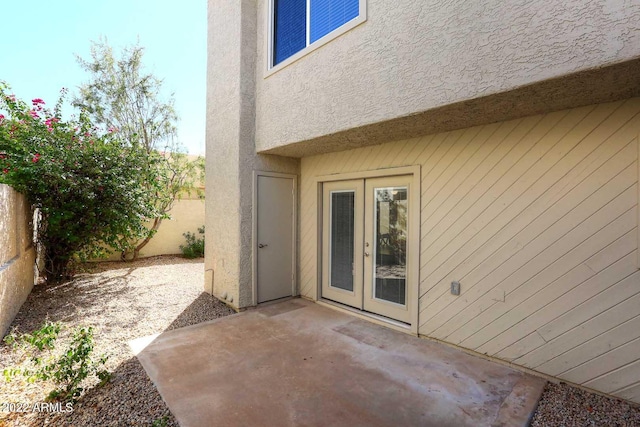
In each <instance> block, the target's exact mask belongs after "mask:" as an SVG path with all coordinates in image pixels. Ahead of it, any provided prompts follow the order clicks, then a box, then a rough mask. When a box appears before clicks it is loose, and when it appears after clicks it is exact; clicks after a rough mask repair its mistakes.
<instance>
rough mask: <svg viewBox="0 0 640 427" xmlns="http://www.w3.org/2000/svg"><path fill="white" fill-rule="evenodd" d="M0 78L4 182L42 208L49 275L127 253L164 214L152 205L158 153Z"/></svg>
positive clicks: (158, 179)
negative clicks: (22, 94) (22, 96)
mask: <svg viewBox="0 0 640 427" xmlns="http://www.w3.org/2000/svg"><path fill="white" fill-rule="evenodd" d="M7 92H8V86H7V85H6V84H4V83H0V111H5V112H6V114H7V116H5V115H0V171H1V173H0V183H4V184H8V185H10V186H12V187H13V188H14V189H15V190H17V191H19V192H21V193H23V194H24V195H25V196H26V198H27V199H28V201H29V202H30V203H31V205H32V206H33V207H34V208H36V209H38V211H39V218H40V219H39V224H37V227H36V231H37V240H38V243H39V244H41V245H42V247H43V249H44V268H45V274H46V277H47V280H49V281H53V282H55V281H60V280H64V279H67V278H70V277H71V276H72V273H73V271H72V262H73V261H74V260H85V259H87V258H95V257H99V256H102V255H104V254H105V253H107V252H109V249H107V247H112V248H115V249H116V250H125V249H127V248H130V247H131V243H130V242H132V241H135V240H136V239H139V238H142V237H144V236H146V235H147V234H148V230H147V229H146V228H145V222H146V221H147V220H149V219H151V218H156V217H158V216H159V215H161V212H159V211H158V209H157V205H156V203H155V197H156V194H157V193H158V192H160V191H162V182H163V181H164V180H165V179H166V175H164V174H166V173H168V172H166V171H165V170H164V169H163V168H160V167H158V165H160V164H162V163H163V161H164V160H163V158H162V156H160V155H159V154H157V153H153V152H152V153H148V152H146V151H145V150H144V149H141V148H140V147H137V146H132V145H131V144H128V143H127V142H126V141H125V140H123V138H122V137H121V136H120V135H119V134H118V133H117V132H104V131H101V130H100V129H98V128H97V127H96V126H94V124H93V123H92V122H91V120H90V119H89V117H88V116H87V114H85V113H84V112H80V114H79V117H77V118H72V119H70V120H68V121H65V120H63V119H62V112H61V105H62V100H63V97H64V92H63V95H62V96H61V98H60V100H59V101H58V103H57V104H56V106H55V108H54V109H53V110H49V109H47V108H45V106H44V105H45V104H44V101H42V100H41V99H34V100H33V101H32V103H31V104H32V105H28V104H27V103H25V102H23V101H21V100H18V99H16V98H15V96H13V95H10V94H8V93H7Z"/></svg>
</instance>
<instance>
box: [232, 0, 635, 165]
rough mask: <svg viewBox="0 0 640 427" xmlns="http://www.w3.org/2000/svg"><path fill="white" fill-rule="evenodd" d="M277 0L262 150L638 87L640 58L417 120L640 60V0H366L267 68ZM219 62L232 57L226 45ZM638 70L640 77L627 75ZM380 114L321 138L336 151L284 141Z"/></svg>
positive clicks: (262, 12) (263, 100)
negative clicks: (344, 29) (343, 28)
mask: <svg viewBox="0 0 640 427" xmlns="http://www.w3.org/2000/svg"><path fill="white" fill-rule="evenodd" d="M268 3H269V1H268V0H259V1H258V21H257V24H258V26H257V35H258V43H257V46H258V51H257V69H256V75H257V83H256V109H257V114H256V145H257V150H258V151H259V152H262V151H269V150H271V151H270V152H272V153H274V154H284V155H290V156H303V155H308V154H309V153H313V152H314V150H315V152H318V151H325V152H328V151H334V150H337V149H341V147H342V149H344V147H349V146H350V145H351V146H353V145H354V144H361V145H364V144H370V143H372V142H377V141H378V140H379V137H380V135H383V136H386V137H387V138H394V137H395V135H407V134H410V131H411V130H412V129H414V128H415V130H418V131H419V130H421V129H422V131H423V134H426V133H431V132H433V131H434V130H435V131H437V130H438V129H443V128H444V129H446V128H447V127H449V129H452V128H456V126H459V125H460V124H461V123H462V124H464V123H474V122H475V123H477V124H481V123H482V124H484V123H489V122H492V121H497V120H500V119H501V117H504V116H508V117H516V116H518V114H534V113H536V112H543V111H544V112H547V111H550V110H553V109H555V108H557V105H555V104H554V103H558V105H560V106H561V107H562V108H567V107H569V106H574V105H585V102H587V103H588V101H589V99H591V101H590V102H591V103H595V102H603V101H605V100H607V99H606V97H607V96H612V97H613V98H612V99H619V98H616V96H617V95H616V93H617V92H625V91H628V88H629V87H630V86H633V87H634V88H635V89H637V86H638V85H637V76H638V75H639V72H638V69H639V68H640V67H639V66H638V63H637V62H636V63H635V66H632V67H630V68H629V69H625V70H624V71H622V72H615V71H612V73H613V74H615V78H613V77H612V78H609V77H610V76H612V74H609V75H597V74H594V75H588V76H587V77H588V78H581V77H578V78H577V79H574V80H572V81H570V82H567V81H560V82H558V83H557V84H555V85H551V86H545V85H542V86H540V87H539V88H536V89H535V90H530V91H528V92H526V93H525V94H520V95H518V96H513V97H511V98H505V99H500V100H499V101H497V102H492V103H491V104H487V105H490V108H482V105H472V106H465V105H464V104H463V105H462V107H461V108H458V109H455V110H453V111H445V112H441V114H436V113H434V115H431V116H425V117H413V116H414V115H415V114H416V113H420V112H424V111H430V110H433V109H437V107H441V106H446V105H451V104H456V103H459V102H461V101H465V100H470V99H475V98H481V97H487V96H489V95H491V94H496V93H502V92H507V91H510V90H512V89H514V88H519V87H522V86H525V85H529V84H531V83H535V82H541V81H545V80H548V79H553V78H556V77H559V76H565V75H569V74H572V73H577V72H580V71H583V70H590V69H593V68H598V67H602V66H604V65H608V64H613V63H621V62H624V61H629V60H632V59H634V58H638V57H640V31H638V28H640V3H638V2H637V1H633V0H595V1H583V0H569V1H567V0H548V1H544V2H532V1H507V2H505V1H498V0H491V1H483V2H473V1H463V0H456V1H446V2H442V1H422V0H421V1H415V0H400V1H394V2H389V1H386V0H368V1H367V4H368V11H367V21H366V22H365V23H363V24H361V25H359V26H357V27H356V28H354V29H352V30H351V31H349V32H348V33H346V34H343V35H342V36H340V37H339V38H337V39H335V40H333V41H331V42H329V43H327V44H326V45H324V46H322V47H321V48H319V49H317V50H315V51H313V52H312V53H310V54H309V55H307V56H304V57H303V58H301V59H300V60H298V61H296V62H294V63H293V64H291V65H289V66H287V67H285V68H283V69H281V70H279V71H277V72H276V73H274V74H272V75H268V76H267V71H266V70H267V52H266V49H267V46H268V38H267V33H268V31H267V26H266V25H267V22H268V16H267V11H268ZM228 36H229V38H228V41H229V43H230V44H231V45H233V44H234V43H238V42H239V41H240V40H241V39H240V38H239V35H238V34H233V33H230V34H229V35H228ZM220 59H221V60H223V61H224V60H225V59H224V58H223V54H222V52H221V58H220ZM634 70H635V71H634ZM630 75H633V76H636V80H635V81H636V83H634V84H630V83H629V82H627V81H626V80H625V78H627V77H628V76H630ZM583 77H584V76H583ZM632 80H633V79H632ZM617 82H622V84H621V85H620V86H617ZM609 86H611V87H609ZM614 86H615V87H614ZM565 88H568V89H567V90H565ZM601 89H604V90H602V91H601ZM635 89H634V90H635ZM626 96H629V95H628V94H627V95H626ZM635 96H638V94H637V93H636V95H635ZM612 99H611V100H612ZM533 107H539V108H533ZM520 110H521V111H520ZM532 110H533V111H532ZM476 116H477V117H476ZM399 117H406V120H404V121H402V122H401V123H399V126H394V125H393V124H392V123H386V122H387V121H389V120H391V119H395V118H399ZM379 122H385V123H386V124H385V125H384V126H380V127H375V128H370V129H366V131H362V132H360V133H358V132H351V133H347V134H346V135H335V137H334V138H333V139H332V138H328V137H327V138H325V139H324V140H322V141H321V142H322V144H324V145H326V146H327V147H328V148H324V147H307V148H305V147H304V146H302V147H298V148H297V149H293V148H292V149H290V150H286V149H281V150H277V149H276V148H278V147H284V146H288V145H289V144H293V143H296V142H298V141H309V140H313V139H314V138H321V137H326V136H327V135H332V134H335V133H339V132H341V131H345V130H350V129H354V128H360V127H363V126H365V125H368V124H371V123H379ZM432 124H433V125H434V126H435V124H437V125H438V126H435V127H433V126H432ZM430 126H432V127H430ZM396 139H397V138H396ZM388 140H389V139H387V141H388ZM305 150H306V151H305Z"/></svg>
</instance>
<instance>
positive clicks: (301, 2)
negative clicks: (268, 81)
mask: <svg viewBox="0 0 640 427" xmlns="http://www.w3.org/2000/svg"><path fill="white" fill-rule="evenodd" d="M273 25H274V31H273V34H274V40H273V65H276V64H278V63H280V62H282V61H284V60H285V59H287V58H288V57H290V56H291V55H293V54H295V53H296V52H299V51H301V50H302V49H304V48H305V47H306V46H307V1H306V0H275V1H274V19H273Z"/></svg>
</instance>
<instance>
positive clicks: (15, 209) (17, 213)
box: [0, 184, 36, 336]
mask: <svg viewBox="0 0 640 427" xmlns="http://www.w3.org/2000/svg"><path fill="white" fill-rule="evenodd" d="M31 220H32V215H31V209H30V206H29V204H28V203H27V201H26V199H25V197H24V196H22V195H21V194H19V193H17V192H16V191H14V190H13V189H12V188H11V187H8V186H6V185H2V184H0V336H4V334H5V333H6V332H7V331H8V328H9V325H10V324H11V321H12V320H13V318H14V317H15V315H16V314H17V313H18V310H19V309H20V307H21V306H22V304H23V303H24V302H25V300H26V299H27V296H28V295H29V292H31V289H32V288H33V285H34V282H35V279H36V276H35V269H34V265H35V256H36V251H35V248H34V246H33V239H32V236H33V234H32V228H31Z"/></svg>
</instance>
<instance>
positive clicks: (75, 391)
mask: <svg viewBox="0 0 640 427" xmlns="http://www.w3.org/2000/svg"><path fill="white" fill-rule="evenodd" d="M61 329H62V326H61V325H60V323H50V322H47V323H45V325H44V326H43V327H42V328H40V329H38V330H36V331H33V332H32V333H30V334H16V333H15V332H13V333H11V334H9V335H7V336H6V337H5V339H4V341H5V343H6V344H7V345H10V346H11V347H12V349H13V350H14V351H17V350H20V351H22V359H23V360H22V364H21V365H20V366H18V367H13V368H6V369H4V370H3V375H4V377H5V379H6V380H7V381H11V380H12V379H13V378H14V377H15V376H18V375H20V376H22V377H25V378H26V379H27V381H28V382H35V381H38V380H40V381H51V382H53V384H55V388H54V389H53V390H51V391H50V392H49V395H48V396H47V400H61V401H75V400H77V399H78V397H80V395H81V394H82V391H83V388H82V387H81V384H82V382H83V381H84V380H85V379H86V378H88V377H91V376H96V377H97V378H98V379H99V380H100V385H103V384H105V383H106V382H107V381H109V379H110V378H111V374H110V373H109V372H108V371H107V370H106V369H105V368H104V367H105V364H106V362H107V359H108V357H107V356H105V355H101V356H100V357H99V358H98V360H97V361H96V360H93V359H92V357H91V356H92V353H93V348H94V341H93V328H91V327H78V328H76V329H75V330H74V331H73V335H72V339H71V342H70V343H69V345H68V346H67V347H66V348H65V349H64V351H63V352H62V354H61V355H60V356H55V355H53V350H54V349H55V342H56V340H57V339H58V335H59V333H60V331H61Z"/></svg>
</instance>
